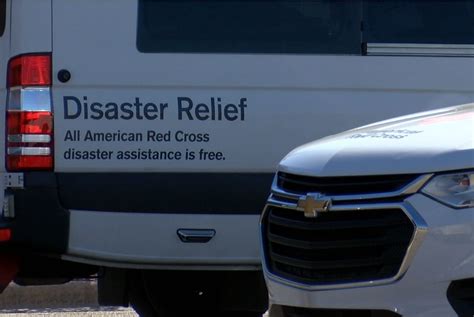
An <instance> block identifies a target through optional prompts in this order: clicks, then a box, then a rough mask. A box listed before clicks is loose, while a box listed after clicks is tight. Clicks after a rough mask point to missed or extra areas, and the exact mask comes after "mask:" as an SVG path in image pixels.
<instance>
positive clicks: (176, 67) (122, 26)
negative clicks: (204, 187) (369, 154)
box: [53, 0, 474, 172]
mask: <svg viewBox="0 0 474 317" xmlns="http://www.w3.org/2000/svg"><path fill="white" fill-rule="evenodd" d="M136 11H137V6H136V3H135V2H134V1H126V0H119V1H101V2H100V3H98V2H97V1H90V0H86V1H81V2H77V1H71V0H61V1H53V12H54V13H53V15H54V25H55V27H54V30H53V43H54V45H53V60H54V67H55V69H54V70H53V73H54V74H55V73H57V71H58V70H60V69H62V68H65V69H68V70H70V71H71V73H72V79H71V81H70V82H68V83H66V84H61V83H59V82H55V87H54V91H53V99H54V110H55V116H56V120H55V131H56V132H55V140H56V141H55V142H56V144H55V146H56V152H55V155H56V156H55V168H56V171H58V172H87V171H94V172H114V171H122V172H145V171H146V172H151V171H166V172H171V171H180V172H186V171H188V172H191V171H199V172H255V171H259V172H264V171H265V172H272V171H274V170H275V167H276V165H277V163H278V161H279V160H280V158H281V157H282V156H283V155H284V154H285V153H287V152H288V151H289V150H290V149H291V148H293V147H294V146H296V145H298V144H301V143H302V142H306V141H310V140H313V139H315V138H317V137H322V136H325V135H328V134H331V133H335V132H336V131H340V130H343V129H349V128H353V127H356V126H358V125H362V124H367V123H369V122H371V121H374V120H381V119H385V118H389V117H392V116H396V115H402V114H407V113H410V112H413V111H415V110H428V109H434V108H438V107H442V106H447V105H452V104H453V103H466V102H469V101H472V100H473V99H474V89H473V87H472V85H471V83H472V82H473V81H474V60H473V59H472V58H441V57H440V58H426V57H376V56H318V55H313V56H310V55H265V54H164V53H160V54H149V53H147V54H143V53H140V52H138V50H137V49H136V45H135V38H136V24H137V22H136V19H137V15H136V13H135V12H136ZM72 12H74V14H72ZM105 14H107V15H108V17H109V18H110V19H108V22H107V23H104V22H103V17H104V15H105ZM84 16H87V17H88V22H87V23H84V19H83V17H84ZM125 17H126V18H125ZM77 30H81V31H80V32H77ZM71 34H75V36H74V37H71V36H70V35H71ZM111 34H115V35H117V36H113V37H110V35H111ZM88 48H91V49H88ZM92 48H93V49H92ZM450 74H452V75H450ZM65 96H74V97H76V98H78V99H80V100H83V97H84V96H86V97H87V101H88V103H89V104H91V103H93V102H99V103H101V104H106V103H110V102H113V103H117V104H122V103H130V102H133V101H134V100H135V98H136V97H139V98H140V101H142V102H143V103H148V102H153V103H155V104H156V105H159V104H160V103H165V104H167V108H166V109H165V110H164V113H163V119H158V120H136V119H132V120H104V119H101V120H91V119H88V120H85V119H83V114H82V115H81V116H80V117H79V118H77V119H69V120H64V115H65V113H64V97H65ZM178 97H188V98H190V99H192V100H193V102H194V105H196V104H198V103H206V104H207V105H209V104H210V100H211V98H221V100H222V103H225V104H227V103H232V104H238V103H239V102H240V100H241V99H242V98H245V99H246V104H247V107H246V109H245V119H244V120H236V121H226V120H222V121H218V120H211V119H209V120H204V121H199V120H196V119H195V120H192V121H191V120H188V119H187V118H184V119H182V120H179V119H178V118H179V112H178V109H177V107H178V105H177V98H178ZM349 101H350V102H349ZM69 107H70V108H69V111H71V113H72V112H73V111H74V110H72V109H74V108H75V106H69ZM76 130H79V131H81V133H82V134H81V136H80V139H79V140H78V141H76V140H74V141H72V140H70V139H69V140H66V139H67V138H66V133H67V132H68V131H76ZM87 130H91V131H94V132H104V133H106V132H117V130H121V131H122V132H134V133H142V134H144V136H146V133H147V131H149V130H152V131H157V132H161V133H168V132H169V131H171V139H172V140H171V141H169V142H168V141H167V142H150V141H147V140H143V141H140V142H133V145H132V146H131V145H130V143H127V142H100V143H97V142H96V143H95V142H87V141H84V134H85V133H86V131H87ZM177 131H184V132H187V133H208V134H209V138H210V140H209V142H205V143H190V142H177V141H176V140H173V135H174V134H175V133H176V132H177ZM144 138H146V137H144ZM72 148H74V149H76V150H80V151H91V150H96V149H97V148H101V149H103V150H107V151H111V157H110V159H105V160H71V159H65V153H66V152H67V151H68V150H69V149H72ZM124 149H129V150H130V149H135V150H137V149H142V150H147V149H153V150H158V149H159V150H162V151H173V152H176V151H179V152H181V154H182V156H183V157H184V156H185V152H186V150H188V151H194V152H198V151H199V150H200V149H204V150H205V151H213V152H222V157H223V158H225V159H221V160H215V161H205V160H198V159H195V160H186V159H180V160H168V161H166V162H163V161H161V162H160V161H154V160H140V161H133V160H121V159H117V155H118V154H117V153H118V151H120V150H124ZM242 149H245V150H242Z"/></svg>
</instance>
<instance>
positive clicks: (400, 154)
mask: <svg viewBox="0 0 474 317" xmlns="http://www.w3.org/2000/svg"><path fill="white" fill-rule="evenodd" d="M473 167H474V104H468V105H461V106H456V107H450V108H443V109H438V110H435V111H429V112H421V113H417V114H413V115H409V116H404V117H398V118H395V119H391V120H386V121H382V122H378V123H374V124H371V125H367V126H364V127H361V128H357V129H353V130H349V131H346V132H343V133H340V134H336V135H333V136H329V137H326V138H323V139H320V140H318V141H315V142H311V143H308V144H305V145H303V146H300V147H298V148H296V149H295V150H293V151H292V152H290V153H289V154H288V155H287V156H286V157H285V158H284V159H283V160H282V161H281V162H280V166H279V170H280V171H284V172H288V173H294V174H303V175H308V176H355V175H385V174H410V173H417V174H418V173H430V172H439V171H449V170H458V169H467V168H473Z"/></svg>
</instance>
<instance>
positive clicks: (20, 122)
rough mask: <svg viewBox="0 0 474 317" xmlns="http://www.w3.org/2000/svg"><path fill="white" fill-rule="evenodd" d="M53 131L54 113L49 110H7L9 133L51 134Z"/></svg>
mask: <svg viewBox="0 0 474 317" xmlns="http://www.w3.org/2000/svg"><path fill="white" fill-rule="evenodd" d="M52 132H53V115H52V113H51V112H49V111H16V110H13V111H7V133H8V135H18V134H49V135H51V133H52Z"/></svg>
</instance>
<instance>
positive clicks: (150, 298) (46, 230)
mask: <svg viewBox="0 0 474 317" xmlns="http://www.w3.org/2000/svg"><path fill="white" fill-rule="evenodd" d="M429 2H430V3H429V5H428V7H427V4H426V3H427V1H409V2H407V1H390V4H388V3H385V2H382V1H377V2H375V1H373V2H372V1H354V0H351V1H329V0H305V1H286V0H273V1H222V0H219V1H217V0H206V1H193V0H175V1H165V0H0V11H1V15H0V26H1V27H0V34H1V37H0V56H1V59H0V87H1V89H0V100H1V101H2V102H0V120H1V121H0V126H1V127H4V126H5V127H6V129H3V128H2V129H0V134H1V135H0V140H1V141H0V142H1V143H2V144H1V145H0V157H1V160H2V162H1V164H0V168H1V173H2V175H1V176H2V179H4V180H5V181H4V182H0V186H2V188H0V195H1V197H0V201H1V202H3V204H2V205H3V208H2V209H3V212H2V216H1V218H0V227H1V228H2V229H0V232H1V234H0V237H3V238H2V241H3V242H2V249H1V250H2V251H1V253H0V254H1V255H2V257H3V258H4V259H3V260H2V263H3V264H0V273H1V274H0V276H3V277H9V278H4V280H5V281H4V282H3V284H6V283H7V282H6V280H10V279H11V278H14V277H15V280H16V281H17V282H18V283H21V284H27V285H28V284H32V283H36V284H38V283H52V282H58V281H64V280H67V279H70V278H76V277H84V276H90V275H93V274H96V273H98V277H99V300H100V302H101V303H102V304H104V305H128V304H129V303H131V304H132V306H133V307H135V308H136V309H137V310H138V311H139V312H140V313H141V314H146V313H150V314H154V313H160V314H161V315H162V316H172V315H176V314H178V315H179V314H185V313H186V312H189V311H192V312H200V314H202V315H206V316H209V315H211V314H212V313H221V312H225V313H226V314H227V315H226V316H229V314H230V312H234V313H235V314H236V315H237V316H245V315H248V316H259V315H261V314H262V312H264V311H265V310H266V306H267V295H266V289H265V285H264V282H263V277H262V273H261V265H260V260H259V243H258V240H259V235H258V220H259V214H260V211H261V210H262V208H263V206H264V204H265V201H266V198H267V195H268V188H269V186H270V184H271V181H272V177H273V173H274V172H275V169H276V166H277V163H278V162H279V160H280V159H281V157H283V155H284V154H285V153H287V152H288V151H289V150H290V149H292V148H293V147H295V146H296V145H298V144H301V143H304V142H306V141H310V140H313V139H315V138H318V137H322V136H325V135H329V134H332V133H335V132H337V131H340V130H344V129H349V128H353V127H356V126H359V125H362V124H367V123H369V122H372V121H375V120H382V119H385V118H389V117H393V116H397V115H402V114H407V113H411V112H414V111H418V110H428V109H434V108H438V107H442V106H447V105H450V104H453V103H465V102H468V101H472V100H473V99H474V85H473V82H474V59H473V56H474V49H473V45H472V44H473V43H474V28H473V27H472V23H473V22H472V21H474V19H473V18H472V17H473V2H472V1H456V2H455V3H454V2H453V3H451V2H450V4H449V5H447V4H446V3H447V2H442V1H429ZM380 17H386V18H383V19H381V18H380ZM400 21H403V23H400ZM5 118H7V119H6V121H4V120H5ZM7 255H8V256H7ZM7 258H8V262H9V263H10V264H11V265H9V266H6V265H5V264H4V263H7V260H6V259H7ZM183 303H184V304H183Z"/></svg>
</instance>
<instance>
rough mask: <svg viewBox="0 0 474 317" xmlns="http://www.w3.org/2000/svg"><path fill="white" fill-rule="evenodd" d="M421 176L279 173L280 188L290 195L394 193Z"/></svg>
mask: <svg viewBox="0 0 474 317" xmlns="http://www.w3.org/2000/svg"><path fill="white" fill-rule="evenodd" d="M418 176H419V175H417V174H405V175H375V176H347V177H346V176H340V177H312V176H301V175H294V174H288V173H282V172H280V173H278V188H280V189H282V190H284V191H287V192H290V193H303V194H306V193H310V192H318V193H323V194H325V195H356V194H373V193H384V192H392V191H396V190H399V189H401V188H403V187H404V186H406V185H408V184H409V183H411V182H412V181H414V180H415V179H416V178H417V177H418Z"/></svg>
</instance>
